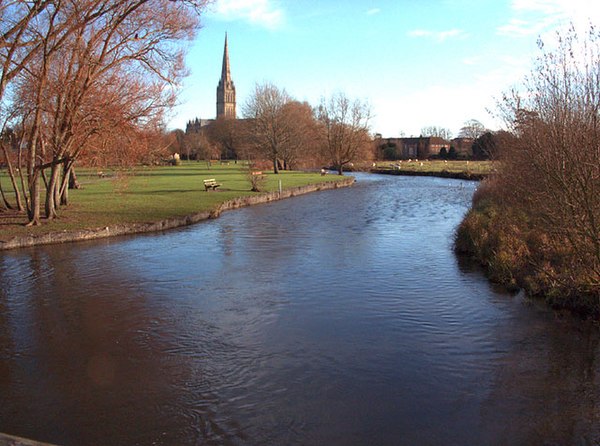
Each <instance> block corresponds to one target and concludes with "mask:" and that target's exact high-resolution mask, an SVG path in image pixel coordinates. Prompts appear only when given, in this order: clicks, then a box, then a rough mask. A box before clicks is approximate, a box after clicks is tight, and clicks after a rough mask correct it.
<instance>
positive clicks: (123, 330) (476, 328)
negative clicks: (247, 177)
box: [0, 174, 600, 446]
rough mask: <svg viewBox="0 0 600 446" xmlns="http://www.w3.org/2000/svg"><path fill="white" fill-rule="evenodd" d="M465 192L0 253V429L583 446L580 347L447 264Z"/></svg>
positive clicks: (255, 441) (577, 330) (597, 387)
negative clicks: (581, 445)
mask: <svg viewBox="0 0 600 446" xmlns="http://www.w3.org/2000/svg"><path fill="white" fill-rule="evenodd" d="M476 186H477V184H476V183H474V182H466V181H460V180H450V179H439V178H427V177H398V176H391V177H388V176H375V175H367V174H358V175H357V183H356V184H355V185H354V186H353V187H351V188H347V189H340V190H334V191H324V192H318V193H314V194H310V195H305V196H301V197H296V198H293V199H290V200H283V201H279V202H275V203H270V204H266V205H259V206H255V207H250V208H245V209H241V210H237V211H232V212H227V213H225V214H223V215H222V216H221V217H220V218H219V219H216V220H211V221H207V222H203V223H200V224H197V225H194V226H190V227H186V228H183V229H178V230H173V231H168V232H165V233H158V234H148V235H141V236H136V237H123V238H115V239H105V240H102V241H95V242H85V243H78V244H65V245H57V246H46V247H36V248H31V249H26V250H20V251H9V252H4V253H0V283H1V284H2V285H1V288H0V431H1V432H5V433H9V434H13V435H19V436H24V437H29V438H34V439H37V440H41V441H47V442H52V443H57V444H62V445H65V446H68V445H98V444H105V445H144V446H145V445H205V444H206V445H211V444H214V445H220V444H226V445H227V444H233V445H246V444H248V445H365V444H374V445H375V444H376V445H453V444H456V445H467V444H469V445H470V444H489V445H496V444H497V445H515V444H528V445H535V444H560V445H566V444H598V443H599V442H600V411H599V407H600V406H599V403H600V383H599V378H600V369H599V363H598V361H597V358H598V353H599V342H598V341H599V339H600V338H599V336H598V332H597V330H596V329H595V328H593V327H589V326H587V325H584V324H581V323H577V322H576V321H573V320H572V319H570V318H569V317H566V316H557V315H555V314H554V313H553V312H551V311H549V310H547V309H545V308H544V307H543V306H542V305H538V304H536V303H533V302H530V301H529V300H527V299H525V298H524V297H523V296H522V295H521V294H508V293H506V292H504V291H503V290H501V289H497V288H496V287H494V286H493V285H491V284H489V283H488V281H487V280H486V278H485V277H484V276H483V274H482V273H481V271H480V270H479V269H478V268H477V267H476V266H473V265H470V264H469V263H468V262H466V261H464V260H461V259H457V257H456V256H455V255H454V253H453V251H452V238H453V233H454V230H455V227H456V226H457V224H458V223H459V221H460V219H461V217H462V216H463V215H464V213H465V212H466V210H467V208H468V206H469V203H470V199H471V196H472V193H473V191H474V189H475V187H476Z"/></svg>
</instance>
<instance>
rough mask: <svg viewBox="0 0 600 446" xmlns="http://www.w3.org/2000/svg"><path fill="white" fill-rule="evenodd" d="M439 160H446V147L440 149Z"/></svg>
mask: <svg viewBox="0 0 600 446" xmlns="http://www.w3.org/2000/svg"><path fill="white" fill-rule="evenodd" d="M452 147H454V146H452ZM440 158H441V159H443V160H445V159H446V158H448V149H446V147H442V148H441V149H440Z"/></svg>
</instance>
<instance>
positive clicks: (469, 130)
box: [458, 119, 487, 140]
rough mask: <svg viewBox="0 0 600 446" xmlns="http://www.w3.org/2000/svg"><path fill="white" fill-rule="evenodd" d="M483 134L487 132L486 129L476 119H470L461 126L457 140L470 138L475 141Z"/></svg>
mask: <svg viewBox="0 0 600 446" xmlns="http://www.w3.org/2000/svg"><path fill="white" fill-rule="evenodd" d="M485 132H487V129H486V128H485V126H484V125H483V124H482V123H481V122H479V121H478V120H477V119H470V120H468V121H466V122H465V123H464V124H463V126H462V127H461V129H460V132H459V133H458V136H459V138H471V139H474V140H475V139H477V138H479V137H480V136H481V135H483V134H484V133H485Z"/></svg>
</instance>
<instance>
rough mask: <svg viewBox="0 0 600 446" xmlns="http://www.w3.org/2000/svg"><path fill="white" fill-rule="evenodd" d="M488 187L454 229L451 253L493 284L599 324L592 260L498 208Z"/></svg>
mask: <svg viewBox="0 0 600 446" xmlns="http://www.w3.org/2000/svg"><path fill="white" fill-rule="evenodd" d="M493 187H494V186H490V185H488V184H486V183H485V182H484V183H483V185H482V187H480V189H479V190H478V191H477V192H476V193H475V196H474V200H473V207H472V208H471V209H470V210H469V212H468V213H467V214H466V215H465V217H464V219H463V221H462V222H461V224H460V225H459V227H458V229H457V233H456V240H455V249H456V251H457V252H458V253H460V254H464V255H467V256H469V257H471V258H473V259H475V260H477V261H478V262H479V263H480V264H481V265H482V266H483V267H484V269H485V271H486V273H487V275H488V277H489V279H490V280H491V281H493V282H496V283H499V284H502V285H503V286H505V287H507V288H508V289H510V290H514V291H517V290H519V289H523V290H524V291H525V292H526V293H527V294H528V295H530V296H533V297H536V298H539V299H542V300H544V301H545V302H546V303H547V304H548V305H549V306H550V307H552V308H555V309H558V310H568V311H570V312H572V313H575V314H577V315H579V316H581V317H583V318H591V319H593V320H596V321H598V320H600V289H599V288H598V277H597V276H595V274H596V273H595V270H594V262H593V259H590V260H587V259H582V258H581V257H582V256H581V253H580V252H578V251H576V250H574V249H573V247H572V245H571V243H570V241H569V237H566V236H561V235H557V234H555V233H551V232H549V231H548V230H547V228H545V227H543V226H540V224H539V222H536V218H535V217H534V216H532V215H531V214H529V213H528V212H527V211H526V210H524V209H520V208H518V207H517V206H505V205H502V204H501V201H500V200H498V199H497V196H495V193H497V192H496V191H494V190H493ZM490 189H492V191H490ZM586 260H587V261H586Z"/></svg>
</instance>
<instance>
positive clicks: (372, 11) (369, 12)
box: [367, 8, 381, 15]
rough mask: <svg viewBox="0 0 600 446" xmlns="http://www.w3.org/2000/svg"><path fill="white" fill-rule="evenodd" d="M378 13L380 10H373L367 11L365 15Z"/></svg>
mask: <svg viewBox="0 0 600 446" xmlns="http://www.w3.org/2000/svg"><path fill="white" fill-rule="evenodd" d="M380 12H381V9H379V8H373V9H369V10H368V11H367V15H375V14H379V13H380Z"/></svg>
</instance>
